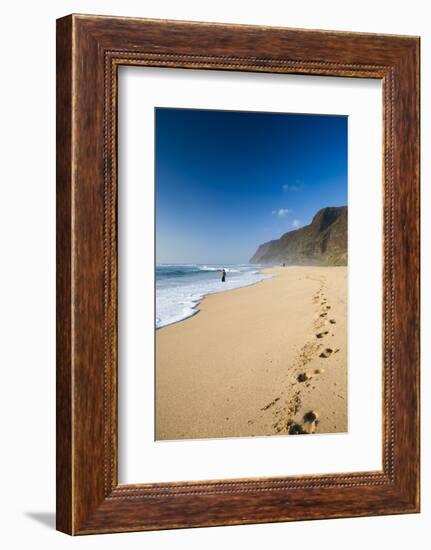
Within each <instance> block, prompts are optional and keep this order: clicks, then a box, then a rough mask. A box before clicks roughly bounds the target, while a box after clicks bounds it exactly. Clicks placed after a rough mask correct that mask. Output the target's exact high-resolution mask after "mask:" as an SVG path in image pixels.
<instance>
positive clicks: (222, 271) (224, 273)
mask: <svg viewBox="0 0 431 550" xmlns="http://www.w3.org/2000/svg"><path fill="white" fill-rule="evenodd" d="M221 282H222V283H224V282H226V269H222V270H221Z"/></svg>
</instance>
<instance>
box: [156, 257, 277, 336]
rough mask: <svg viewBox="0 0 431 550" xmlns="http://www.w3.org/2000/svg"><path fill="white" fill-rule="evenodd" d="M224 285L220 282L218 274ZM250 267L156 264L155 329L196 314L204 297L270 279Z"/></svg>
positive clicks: (238, 265) (256, 267) (239, 265)
mask: <svg viewBox="0 0 431 550" xmlns="http://www.w3.org/2000/svg"><path fill="white" fill-rule="evenodd" d="M223 268H224V269H225V270H226V281H225V282H224V283H222V282H221V270H222V269H223ZM260 268H261V266H259V265H250V264H225V265H221V264H158V265H157V266H156V328H160V327H164V326H166V325H170V324H171V323H176V322H177V321H181V320H182V319H186V318H187V317H190V316H192V315H194V314H195V313H197V312H198V311H199V307H198V303H199V302H200V301H201V300H202V298H203V297H204V296H206V295H207V294H214V293H215V292H223V291H225V290H230V289H232V288H239V287H243V286H249V285H252V284H254V283H257V282H259V281H262V280H263V279H267V278H268V277H270V275H262V274H261V273H259V270H260Z"/></svg>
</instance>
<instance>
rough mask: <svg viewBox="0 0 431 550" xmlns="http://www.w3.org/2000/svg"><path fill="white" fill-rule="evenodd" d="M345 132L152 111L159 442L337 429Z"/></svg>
mask: <svg viewBox="0 0 431 550" xmlns="http://www.w3.org/2000/svg"><path fill="white" fill-rule="evenodd" d="M347 127H348V119H347V117H346V116H342V115H319V114H292V113H270V112H245V111H220V110H202V109H178V108H156V109H155V180H156V181H155V189H156V243H155V244H156V288H155V306H156V307H155V341H156V360H155V369H156V372H155V374H156V387H155V392H156V396H155V398H156V399H155V438H156V440H179V439H202V438H224V437H253V436H272V435H284V436H290V435H311V434H325V433H342V432H346V431H347V426H348V416H347V405H348V395H347V380H348V362H347V357H348V353H347V352H348V349H347V343H348V325H347V318H348V310H347V303H348V296H347V290H348V267H347V266H348V249H347V243H348V223H347V220H348V202H347V152H348V142H347V136H348V132H347Z"/></svg>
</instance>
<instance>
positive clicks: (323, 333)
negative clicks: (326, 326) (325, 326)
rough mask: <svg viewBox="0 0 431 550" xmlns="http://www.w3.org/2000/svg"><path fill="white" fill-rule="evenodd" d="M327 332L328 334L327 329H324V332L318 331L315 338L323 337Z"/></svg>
mask: <svg viewBox="0 0 431 550" xmlns="http://www.w3.org/2000/svg"><path fill="white" fill-rule="evenodd" d="M327 334H329V333H328V331H327V330H325V331H324V332H319V333H317V334H316V338H323V337H324V336H326V335H327Z"/></svg>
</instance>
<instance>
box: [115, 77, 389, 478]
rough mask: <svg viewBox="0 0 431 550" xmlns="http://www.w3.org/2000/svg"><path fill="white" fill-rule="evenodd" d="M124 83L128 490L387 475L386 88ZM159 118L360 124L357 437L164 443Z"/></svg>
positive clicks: (354, 361)
mask: <svg viewBox="0 0 431 550" xmlns="http://www.w3.org/2000/svg"><path fill="white" fill-rule="evenodd" d="M119 78H120V81H119V93H118V98H119V127H118V128H119V140H118V143H119V148H118V150H119V162H118V166H119V233H118V235H119V243H120V246H119V269H118V273H119V283H120V284H119V425H120V430H119V450H120V456H119V480H120V482H122V483H144V482H157V481H184V480H188V479H192V480H205V479H227V478H230V479H233V478H239V477H266V476H267V477H275V476H286V475H299V474H310V473H319V474H324V473H331V472H333V473H335V472H337V473H338V472H359V471H370V470H381V468H382V460H381V455H382V433H381V426H382V420H381V410H382V406H381V395H382V389H381V380H382V370H381V368H382V366H381V348H382V341H381V334H382V322H381V321H382V309H381V304H382V299H381V281H382V272H381V269H382V240H381V238H380V236H381V234H382V197H383V193H382V186H381V184H380V185H379V182H380V181H381V175H382V145H381V144H382V139H381V136H382V87H381V82H380V81H379V80H369V79H367V80H362V79H357V78H330V77H328V78H322V77H317V76H314V77H310V76H308V77H305V76H299V75H289V76H286V75H280V74H275V75H265V74H250V73H242V74H238V73H229V72H221V71H202V72H201V71H190V70H189V71H185V70H184V69H177V70H173V69H160V68H158V69H156V68H151V69H150V68H144V67H122V68H120V73H119ZM172 90H174V92H173V91H172ZM155 106H159V107H168V106H171V107H172V106H175V107H182V108H187V107H189V108H190V107H191V108H211V109H230V110H246V111H270V110H273V111H275V112H283V111H286V110H288V111H290V112H296V113H306V112H312V113H321V114H329V115H334V114H338V115H343V114H344V115H348V117H349V119H348V144H349V151H348V172H349V185H348V203H349V281H348V288H349V329H350V330H349V344H348V357H349V361H348V363H349V374H348V381H349V392H348V408H349V414H348V422H349V429H348V433H344V434H331V435H327V434H326V435H323V434H321V435H319V436H318V437H312V438H310V437H293V438H292V437H287V436H278V437H264V438H261V437H253V438H250V437H248V438H224V439H201V440H194V441H193V440H191V441H184V440H182V441H154V369H153V368H152V366H153V364H154V328H153V327H154V312H153V309H152V308H151V307H148V304H152V303H153V301H154V299H153V297H154V294H153V292H154V289H153V286H152V285H151V283H150V282H149V281H148V274H149V273H154V233H153V232H154V207H153V205H154V184H153V182H154V107H155ZM364 158H366V159H367V162H364ZM365 211H366V212H367V223H366V225H365V226H364V223H363V222H364V216H363V214H364V212H365ZM376 235H377V236H378V237H377V238H376ZM145 280H147V281H148V282H147V284H145V285H144V284H143V281H145ZM364 288H366V289H367V300H364V299H363V295H362V291H363V289H364ZM364 342H367V349H368V354H369V358H368V359H367V360H364V357H363V346H364ZM364 395H366V396H367V406H366V407H364V399H363V397H364ZM173 456H175V460H172V457H173Z"/></svg>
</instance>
